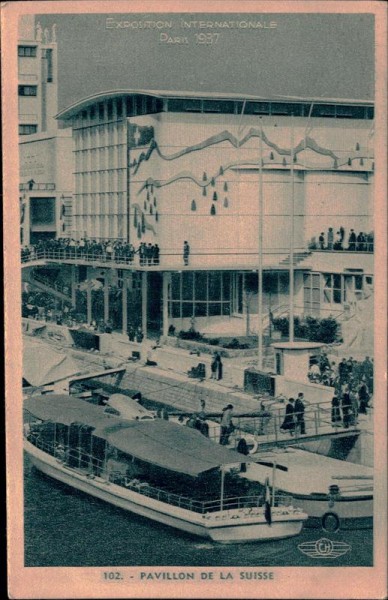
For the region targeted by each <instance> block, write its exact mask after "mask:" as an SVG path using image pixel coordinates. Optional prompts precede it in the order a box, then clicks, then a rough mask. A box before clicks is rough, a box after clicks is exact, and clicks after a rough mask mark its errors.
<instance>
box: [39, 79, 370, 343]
mask: <svg viewBox="0 0 388 600" xmlns="http://www.w3.org/2000/svg"><path fill="white" fill-rule="evenodd" d="M57 119H58V121H59V122H61V123H62V124H63V126H65V127H71V131H72V140H73V164H72V172H73V174H74V200H73V206H72V215H71V220H70V219H69V223H68V225H67V228H66V229H64V230H63V231H59V235H60V236H63V237H71V238H74V239H75V240H78V241H80V240H81V239H88V240H95V241H97V242H98V241H101V242H104V241H106V240H111V241H117V242H118V241H119V242H121V243H122V244H133V246H134V247H135V249H137V248H138V247H139V245H140V243H145V244H152V245H155V244H157V245H158V246H159V248H160V258H159V261H158V264H150V265H148V264H147V265H144V264H142V265H141V264H139V261H138V256H137V255H136V258H135V260H134V262H133V263H128V262H125V261H124V262H123V261H121V262H119V261H116V260H115V259H114V258H113V260H111V261H109V263H108V264H107V262H106V261H105V260H103V258H101V259H96V258H95V257H94V258H93V259H92V258H91V257H87V256H85V255H83V256H82V257H81V256H78V255H77V256H78V258H67V259H66V258H61V257H57V258H56V259H55V260H53V259H52V260H51V263H53V262H55V263H56V264H57V266H58V264H59V263H60V264H61V268H62V275H63V276H65V277H67V278H68V280H69V281H70V282H71V286H72V292H71V298H72V302H73V304H75V303H77V302H78V300H77V297H78V296H79V295H80V294H84V295H85V297H86V300H85V298H84V301H83V303H82V302H80V304H82V306H83V307H84V308H83V310H85V318H86V320H87V321H89V322H90V321H91V320H92V319H97V318H99V317H101V316H102V318H105V320H107V318H108V319H111V320H113V321H114V323H115V326H116V327H117V328H119V329H122V330H123V332H126V331H127V328H128V325H129V324H133V325H137V324H140V325H141V326H142V329H143V332H144V333H147V330H149V329H155V330H156V331H160V333H163V334H164V335H167V333H168V330H169V327H170V326H171V325H173V326H174V327H176V329H178V330H179V329H188V328H189V327H190V324H191V325H192V324H193V322H195V327H196V329H197V330H199V331H201V330H202V329H203V328H206V327H208V326H209V324H211V323H217V322H218V321H221V320H222V321H225V320H227V319H230V320H231V319H233V318H243V317H244V315H245V316H246V315H247V314H249V315H252V316H253V315H254V314H255V313H256V315H257V312H258V289H259V288H258V285H259V281H262V307H263V313H262V315H263V318H264V319H266V320H267V322H268V318H269V315H270V313H271V314H272V315H274V316H279V315H283V314H287V312H288V310H289V308H288V307H289V290H290V277H291V278H292V289H293V306H294V309H295V314H311V315H315V316H320V317H324V316H328V315H330V314H332V315H339V314H340V313H342V312H343V311H344V310H346V308H347V307H348V305H349V304H352V303H353V304H354V303H356V302H357V300H359V299H363V298H364V297H365V296H367V295H370V294H371V293H372V292H373V251H372V250H373V229H374V226H373V219H374V215H373V197H374V191H373V180H374V149H373V126H374V106H373V103H372V102H370V101H361V100H338V99H330V100H326V99H325V101H322V100H319V99H314V98H305V99H301V100H298V101H297V100H295V101H293V102H289V101H287V102H286V101H284V102H281V101H279V100H272V99H270V98H269V99H263V98H256V97H253V96H249V97H246V96H243V95H238V94H217V93H208V94H206V93H202V92H201V93H192V92H168V91H156V90H152V91H151V90H115V91H110V92H103V93H100V94H95V95H93V96H91V97H89V98H86V99H83V100H80V101H78V102H76V103H75V104H73V105H72V106H69V107H68V108H66V109H65V110H62V111H61V112H60V113H59V114H58V115H57ZM329 229H330V231H332V233H333V242H331V233H328V232H329ZM351 230H354V232H355V233H356V234H359V233H360V232H363V233H364V234H367V235H368V236H369V237H368V240H369V242H368V243H365V244H364V245H362V246H359V247H357V249H356V246H355V247H354V249H353V247H351V248H350V249H349V242H348V240H349V235H350V232H351ZM340 231H341V233H339V232H340ZM322 232H323V233H324V243H323V244H322V242H321V241H320V239H319V238H320V235H321V233H322ZM341 238H342V249H341V250H336V249H335V246H334V243H335V242H336V241H338V239H341ZM185 241H187V242H188V244H189V247H190V253H189V257H188V261H184V257H183V245H184V242H185ZM321 246H323V247H321ZM46 262H47V261H46ZM185 262H187V263H188V264H185ZM259 271H260V274H259ZM96 279H99V280H100V281H101V282H102V283H103V290H102V291H101V290H97V291H93V288H92V286H91V285H87V282H91V281H94V280H96ZM85 282H86V285H85ZM80 290H83V291H80ZM100 292H101V293H100ZM94 294H100V296H99V297H101V298H102V300H101V302H102V306H100V305H99V304H98V303H97V302H95V301H94V297H93V295H94ZM101 313H102V314H101ZM193 319H194V320H195V321H193ZM255 328H256V329H257V318H256V321H255V319H252V320H251V332H253V331H254V330H255Z"/></svg>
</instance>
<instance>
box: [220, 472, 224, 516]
mask: <svg viewBox="0 0 388 600" xmlns="http://www.w3.org/2000/svg"><path fill="white" fill-rule="evenodd" d="M224 485H225V473H224V469H223V468H222V466H221V499H220V510H224Z"/></svg>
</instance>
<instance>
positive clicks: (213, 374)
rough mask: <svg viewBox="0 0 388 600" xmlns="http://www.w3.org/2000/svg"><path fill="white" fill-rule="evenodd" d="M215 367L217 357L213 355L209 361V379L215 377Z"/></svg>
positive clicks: (216, 365)
mask: <svg viewBox="0 0 388 600" xmlns="http://www.w3.org/2000/svg"><path fill="white" fill-rule="evenodd" d="M217 367H218V363H217V357H216V356H214V357H213V360H212V362H211V365H210V371H211V375H210V379H215V378H216V373H217Z"/></svg>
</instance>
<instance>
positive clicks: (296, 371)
mask: <svg viewBox="0 0 388 600" xmlns="http://www.w3.org/2000/svg"><path fill="white" fill-rule="evenodd" d="M323 346H325V344H321V343H319V342H276V343H274V344H272V347H273V348H274V350H275V373H276V375H281V376H283V377H286V378H287V379H292V380H294V381H295V380H296V381H300V382H306V383H308V382H309V380H308V376H307V375H308V372H309V369H310V366H311V365H312V364H313V363H314V362H317V360H318V356H319V354H320V352H321V348H322V347H323Z"/></svg>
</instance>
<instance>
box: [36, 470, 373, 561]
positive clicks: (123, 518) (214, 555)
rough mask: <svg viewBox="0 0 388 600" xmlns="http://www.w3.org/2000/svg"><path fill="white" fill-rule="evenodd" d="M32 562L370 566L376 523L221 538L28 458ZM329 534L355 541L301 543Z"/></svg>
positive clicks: (334, 538) (339, 539) (337, 539)
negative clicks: (179, 526)
mask: <svg viewBox="0 0 388 600" xmlns="http://www.w3.org/2000/svg"><path fill="white" fill-rule="evenodd" d="M24 491H25V494H24V498H25V565H26V566H29V567H43V566H52V567H54V566H55V567H75V566H76V567H81V566H84V567H92V566H93V567H100V566H117V567H119V566H120V567H125V566H128V567H132V566H139V567H140V566H149V567H150V566H193V567H200V566H204V567H206V566H209V567H210V566H212V567H217V566H219V567H223V566H231V567H232V566H236V567H242V566H246V567H259V566H371V565H372V564H373V532H372V530H371V529H362V530H355V531H339V532H337V533H325V532H324V531H322V530H321V529H310V528H305V529H303V531H302V533H301V535H299V536H297V537H294V538H290V539H288V540H279V541H276V542H265V543H250V544H230V545H220V544H215V543H213V542H207V541H206V540H202V539H200V538H196V537H193V536H190V535H189V534H185V533H183V532H179V531H177V530H175V529H172V528H170V527H167V526H164V525H161V524H158V523H155V522H152V521H149V520H147V519H144V518H142V517H138V516H136V515H133V514H132V513H130V512H127V511H124V510H121V509H119V508H116V507H114V506H111V505H109V504H107V503H105V502H102V501H100V500H97V499H94V498H92V497H90V496H88V495H86V494H83V493H80V492H78V491H75V490H73V489H72V488H70V487H68V486H66V485H64V484H61V483H59V482H56V481H54V480H52V479H50V478H48V477H46V476H45V475H42V474H41V473H40V472H39V471H37V470H36V469H35V468H33V467H31V465H30V462H29V460H28V458H26V459H25V475H24ZM322 537H324V538H328V539H330V540H332V541H333V542H335V541H341V542H346V543H347V544H349V546H350V549H349V551H348V552H347V553H346V554H344V555H342V556H341V557H338V558H326V557H325V558H319V559H318V558H309V557H308V556H306V555H305V554H303V553H302V552H301V551H300V550H299V548H298V545H299V544H301V543H302V542H305V541H316V540H319V539H320V538H322Z"/></svg>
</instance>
